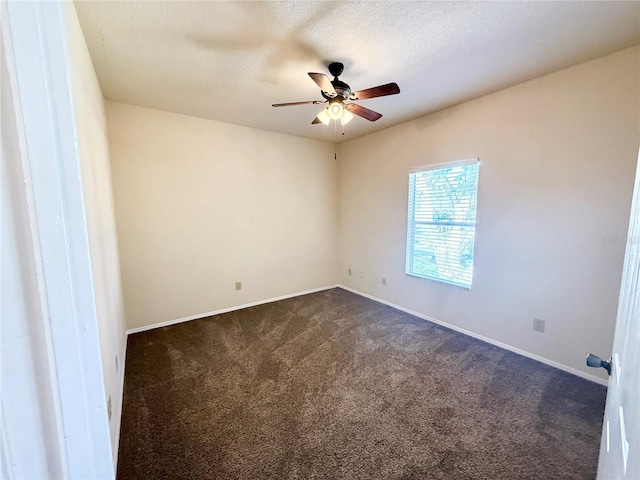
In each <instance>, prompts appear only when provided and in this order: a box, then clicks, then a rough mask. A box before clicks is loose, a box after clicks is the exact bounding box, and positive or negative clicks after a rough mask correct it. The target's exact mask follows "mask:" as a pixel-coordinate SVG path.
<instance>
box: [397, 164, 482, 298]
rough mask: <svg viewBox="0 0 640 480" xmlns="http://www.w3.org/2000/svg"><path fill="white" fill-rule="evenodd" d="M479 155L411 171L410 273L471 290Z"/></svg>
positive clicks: (408, 259) (409, 219) (408, 229)
mask: <svg viewBox="0 0 640 480" xmlns="http://www.w3.org/2000/svg"><path fill="white" fill-rule="evenodd" d="M478 167H479V164H478V159H473V160H464V161H462V162H456V163H450V164H446V165H435V166H431V167H423V168H419V169H415V170H412V171H411V172H410V173H409V209H408V211H409V214H408V222H407V224H408V227H407V265H406V272H407V274H408V275H413V276H416V277H421V278H428V279H430V280H436V281H439V282H444V283H448V284H450V285H456V286H459V287H463V288H467V289H470V288H471V280H472V277H473V242H474V238H475V230H476V205H477V197H478Z"/></svg>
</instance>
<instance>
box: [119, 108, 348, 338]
mask: <svg viewBox="0 0 640 480" xmlns="http://www.w3.org/2000/svg"><path fill="white" fill-rule="evenodd" d="M107 118H108V124H109V141H110V148H111V161H112V172H113V188H114V194H115V200H116V215H117V223H118V236H119V237H118V239H119V245H120V254H121V265H122V272H123V285H124V292H125V306H126V317H127V322H128V327H129V328H135V327H142V326H145V325H152V324H155V323H159V322H165V321H171V320H175V319H180V318H184V317H189V316H193V315H199V314H203V313H206V312H211V311H215V310H219V309H224V308H229V307H234V306H239V305H243V304H247V303H251V302H256V301H261V300H265V299H269V298H273V297H277V296H282V295H287V294H292V293H295V292H300V291H305V290H310V289H315V288H320V287H324V286H328V285H332V284H335V281H336V276H337V271H336V268H337V260H336V252H337V198H338V195H337V179H336V173H337V162H336V160H334V155H333V153H334V148H333V146H332V145H330V144H327V143H324V142H319V141H314V140H308V139H302V138H298V137H293V136H288V135H282V134H276V133H272V132H267V131H263V130H256V129H252V128H247V127H240V126H236V125H229V124H225V123H220V122H215V121H210V120H203V119H198V118H193V117H187V116H183V115H177V114H172V113H166V112H160V111H156V110H150V109H145V108H140V107H134V106H131V105H125V104H119V103H112V102H107ZM236 281H241V282H242V290H240V291H236V290H235V282H236Z"/></svg>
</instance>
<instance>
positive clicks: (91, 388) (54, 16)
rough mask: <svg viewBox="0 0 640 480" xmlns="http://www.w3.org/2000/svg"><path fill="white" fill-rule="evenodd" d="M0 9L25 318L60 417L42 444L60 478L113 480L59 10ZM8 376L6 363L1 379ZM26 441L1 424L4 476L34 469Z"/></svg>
mask: <svg viewBox="0 0 640 480" xmlns="http://www.w3.org/2000/svg"><path fill="white" fill-rule="evenodd" d="M1 9H2V11H1V16H2V41H3V43H4V47H5V49H6V51H7V52H8V55H7V64H8V70H9V77H10V80H11V84H12V85H11V90H12V94H13V103H14V108H15V114H16V115H15V116H16V126H17V129H18V131H19V133H20V134H19V136H21V137H22V141H21V145H22V148H21V149H20V150H21V152H20V155H19V157H21V158H15V159H13V158H9V159H3V162H4V161H8V162H20V163H21V170H22V173H23V176H24V185H23V186H22V187H23V188H24V191H23V193H24V194H25V195H26V203H27V205H26V206H25V212H28V213H26V214H25V215H24V217H26V218H23V219H20V220H21V221H24V222H25V223H26V224H28V225H29V230H30V232H31V238H32V240H33V241H32V245H30V246H29V247H30V250H31V251H32V252H33V256H34V257H35V258H33V259H29V261H31V262H34V263H35V269H34V270H35V273H36V276H37V285H38V287H37V290H38V292H37V297H39V302H35V303H38V305H37V306H36V310H37V312H38V314H39V315H37V316H33V317H31V318H29V323H30V325H29V328H30V329H32V330H33V329H37V330H38V331H41V332H43V338H44V340H45V343H46V349H47V352H48V355H46V356H45V361H44V363H47V365H41V364H40V365H37V368H38V369H39V370H40V371H41V370H43V369H44V370H45V371H48V376H49V380H50V381H49V382H48V383H49V385H46V383H47V382H45V385H43V388H42V389H44V390H48V391H46V392H43V391H40V390H41V389H40V386H39V387H38V389H39V391H38V394H37V397H38V398H37V399H36V401H37V402H39V403H40V405H41V406H42V407H43V408H41V410H45V411H50V412H54V415H55V417H56V418H55V422H54V424H55V428H54V429H53V430H54V431H53V432H49V434H48V436H49V438H44V439H43V440H44V444H45V445H46V448H47V449H48V451H47V455H48V456H50V457H52V458H57V461H55V462H54V463H55V464H58V465H59V468H60V469H61V472H60V474H61V475H62V476H63V477H64V478H83V479H90V478H114V476H115V475H114V467H113V463H112V458H111V442H110V437H109V422H108V418H107V411H106V399H105V390H104V383H103V375H102V366H101V358H100V346H99V339H98V325H97V315H96V307H95V299H94V292H93V280H92V276H91V264H90V258H89V241H88V233H87V222H86V217H85V207H84V197H83V187H82V179H81V172H80V163H79V158H78V154H77V148H76V129H75V120H74V112H73V105H72V97H71V90H70V88H71V87H70V85H71V83H70V77H69V72H68V59H67V48H66V43H65V42H66V40H65V33H64V17H63V12H62V4H61V3H60V2H59V1H55V2H44V1H43V2H19V1H9V2H2V5H1ZM9 57H12V58H9ZM3 108H4V105H3ZM3 222H4V220H3ZM3 226H4V223H3ZM5 273H6V272H4V271H3V276H4V274H5ZM5 281H6V282H8V281H11V279H9V280H7V279H6V278H3V290H4V284H5V283H4V282H5ZM3 300H6V299H3ZM3 305H4V304H3ZM4 310H5V308H4V306H3V311H4ZM10 320H11V319H7V318H3V319H2V321H3V322H4V321H7V322H9V321H10ZM40 329H41V330H40ZM25 348H27V347H25ZM25 353H26V354H30V353H31V354H32V355H33V352H25ZM12 372H13V369H12V368H11V365H7V364H6V362H5V364H4V365H3V366H2V375H3V380H5V379H6V378H9V379H11V377H10V376H11V375H12V374H13V373H12ZM8 383H10V382H8ZM0 392H1V398H2V414H3V416H4V415H10V412H11V408H12V406H15V405H20V404H21V403H22V404H24V405H27V404H30V403H31V401H33V399H32V398H31V399H27V398H20V395H21V393H20V392H15V391H12V390H10V389H6V391H5V390H1V391H0ZM43 402H46V403H47V405H42V404H43ZM45 407H46V408H45ZM33 413H34V414H35V413H36V412H33ZM45 436H46V435H45ZM23 437H24V436H23V435H21V432H20V431H15V428H14V429H13V430H12V428H11V425H10V422H8V423H7V424H6V425H5V424H3V431H2V455H3V459H2V475H3V476H4V475H7V476H9V478H14V477H18V476H19V475H20V476H22V475H24V472H25V468H27V467H28V463H29V461H33V459H29V458H25V457H24V456H23V455H21V454H20V452H23V451H25V448H24V447H25V445H23V443H26V442H29V441H30V439H25V438H23ZM7 456H8V457H9V458H7ZM18 467H20V468H18ZM21 469H22V470H21ZM27 471H28V469H27ZM19 472H23V473H19Z"/></svg>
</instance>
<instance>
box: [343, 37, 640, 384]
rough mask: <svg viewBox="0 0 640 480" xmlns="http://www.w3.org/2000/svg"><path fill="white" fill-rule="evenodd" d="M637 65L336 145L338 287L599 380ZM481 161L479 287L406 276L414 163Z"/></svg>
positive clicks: (635, 105)
mask: <svg viewBox="0 0 640 480" xmlns="http://www.w3.org/2000/svg"><path fill="white" fill-rule="evenodd" d="M639 72H640V50H639V48H638V47H636V48H632V49H627V50H623V51H621V52H618V53H615V54H613V55H609V56H606V57H603V58H600V59H597V60H594V61H591V62H588V63H585V64H582V65H578V66H576V67H572V68H569V69H566V70H563V71H560V72H557V73H554V74H551V75H548V76H545V77H542V78H539V79H536V80H533V81H530V82H527V83H524V84H521V85H518V86H515V87H512V88H509V89H506V90H503V91H500V92H497V93H494V94H491V95H488V96H485V97H483V98H480V99H477V100H473V101H470V102H467V103H465V104H462V105H459V106H457V107H454V108H450V109H447V110H444V111H441V112H439V113H435V114H433V115H429V116H426V117H423V118H419V119H417V120H414V121H411V122H408V123H405V124H402V125H398V126H396V127H393V128H390V129H387V130H384V131H382V132H379V133H375V134H372V135H369V136H367V137H363V138H359V139H356V140H353V141H351V142H347V143H345V144H342V145H341V146H340V148H339V150H338V158H339V175H338V177H339V212H340V213H339V235H340V236H339V238H340V241H339V272H340V275H339V278H340V283H342V284H344V285H346V286H348V287H351V288H353V289H356V290H359V291H361V292H364V293H367V294H369V295H373V296H376V297H378V298H381V299H383V300H385V301H388V302H391V303H394V304H397V305H400V306H403V307H405V308H408V309H411V310H414V311H417V312H420V313H422V314H424V315H428V316H431V317H433V318H436V319H438V320H441V321H443V322H447V323H449V324H451V325H454V326H456V327H458V328H462V329H465V330H468V331H470V332H473V333H475V334H477V335H482V336H485V337H488V338H490V339H493V340H495V341H498V342H504V343H506V344H508V345H511V346H513V347H515V348H519V349H522V350H524V351H527V352H530V353H533V354H535V355H539V356H541V357H544V358H546V359H548V360H551V361H553V362H557V363H559V364H561V365H564V366H566V367H569V368H572V369H575V370H577V371H581V372H583V373H587V374H595V375H598V376H599V378H602V379H604V378H605V376H606V375H605V374H604V371H601V372H595V371H594V370H590V371H589V369H588V368H587V367H585V366H584V356H585V354H586V353H587V352H593V353H596V354H598V355H601V356H603V357H607V356H608V355H609V354H610V352H611V345H612V337H613V328H614V323H615V317H616V307H617V301H618V291H619V287H620V279H621V271H622V261H623V256H624V244H623V242H621V241H618V242H616V241H614V242H613V243H610V242H607V241H606V239H607V238H611V237H618V238H623V237H625V235H626V232H627V225H628V221H629V208H630V200H631V193H632V186H633V177H634V172H635V159H636V158H637V154H638V140H639V138H640V137H639V119H640V114H639V104H640V98H639V85H640V76H639ZM474 157H479V158H480V177H479V193H478V220H477V237H476V250H475V271H474V283H473V287H472V290H471V291H465V290H462V289H458V288H454V287H450V286H446V285H442V284H438V283H434V282H431V281H427V280H421V279H416V278H412V277H408V276H406V275H405V273H404V265H405V242H406V220H407V218H406V215H407V179H408V177H407V175H408V170H409V168H411V167H414V166H419V165H428V164H437V163H443V162H448V161H453V160H460V159H466V158H474ZM348 268H352V269H353V272H354V275H352V276H348V275H347V269H348ZM359 272H363V274H364V279H360V278H359ZM383 276H384V277H386V278H387V283H388V284H387V285H386V286H383V285H382V282H381V277H383ZM534 317H537V318H541V319H545V320H546V331H545V332H544V333H542V334H541V333H538V332H534V331H533V330H532V322H533V318H534Z"/></svg>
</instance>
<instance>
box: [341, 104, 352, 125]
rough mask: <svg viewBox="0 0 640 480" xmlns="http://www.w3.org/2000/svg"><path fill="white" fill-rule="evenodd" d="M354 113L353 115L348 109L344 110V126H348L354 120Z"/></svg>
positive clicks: (342, 121)
mask: <svg viewBox="0 0 640 480" xmlns="http://www.w3.org/2000/svg"><path fill="white" fill-rule="evenodd" d="M353 117H354V115H353V113H351V112H350V111H349V110H347V109H346V108H345V109H344V113H343V114H342V118H341V119H340V123H342V125H343V126H344V125H346V124H347V123H349V122H350V121H351V120H353Z"/></svg>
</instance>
